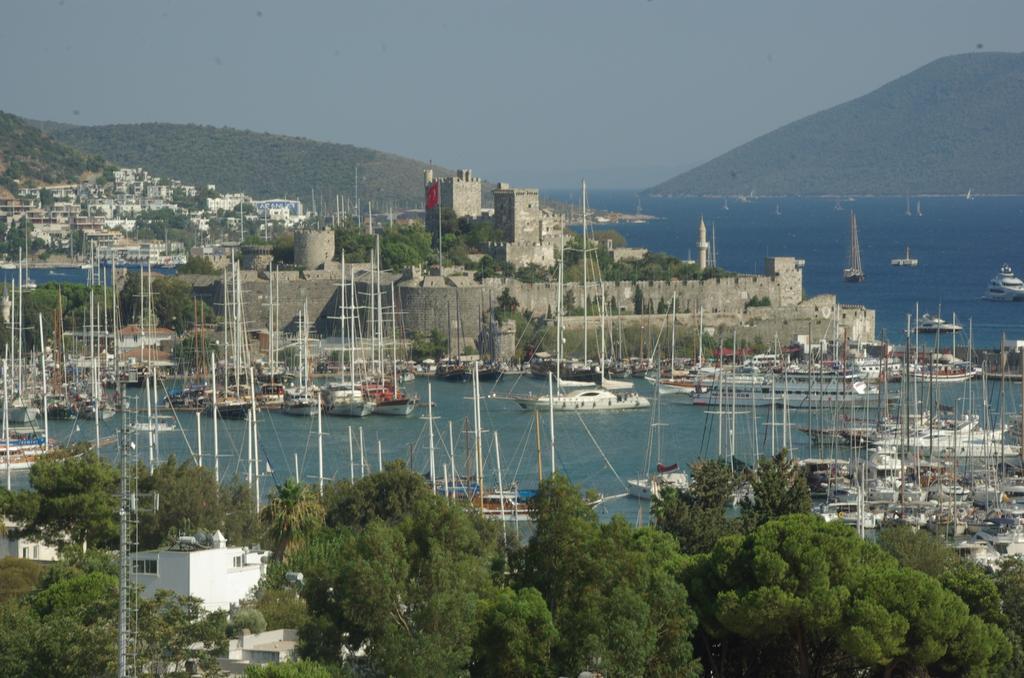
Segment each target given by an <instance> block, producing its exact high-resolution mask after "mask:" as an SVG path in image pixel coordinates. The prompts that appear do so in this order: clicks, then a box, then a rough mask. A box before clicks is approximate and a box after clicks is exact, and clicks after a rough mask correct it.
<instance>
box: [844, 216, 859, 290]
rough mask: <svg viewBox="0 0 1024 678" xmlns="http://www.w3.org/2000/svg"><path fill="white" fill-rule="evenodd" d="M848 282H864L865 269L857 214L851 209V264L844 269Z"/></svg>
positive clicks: (845, 278)
mask: <svg viewBox="0 0 1024 678" xmlns="http://www.w3.org/2000/svg"><path fill="white" fill-rule="evenodd" d="M843 280H845V281H846V282H864V269H863V268H861V265H860V242H859V241H858V240H857V215H856V213H854V211H853V210H850V265H849V266H848V267H846V268H844V269H843Z"/></svg>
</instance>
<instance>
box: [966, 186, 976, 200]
mask: <svg viewBox="0 0 1024 678" xmlns="http://www.w3.org/2000/svg"><path fill="white" fill-rule="evenodd" d="M973 190H974V189H972V188H968V189H967V195H965V196H964V197H965V198H967V199H968V200H974V196H973V195H972V191H973Z"/></svg>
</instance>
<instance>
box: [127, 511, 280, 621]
mask: <svg viewBox="0 0 1024 678" xmlns="http://www.w3.org/2000/svg"><path fill="white" fill-rule="evenodd" d="M266 556H267V552H266V551H252V550H250V549H249V548H248V547H238V546H228V544H227V540H226V539H225V538H224V535H222V534H221V533H220V531H219V530H218V531H217V532H215V533H214V534H213V536H212V537H210V538H209V541H208V543H201V542H200V540H199V539H197V538H196V537H180V538H179V539H178V541H177V543H175V544H174V545H173V546H169V547H167V548H164V549H155V550H152V551H142V552H140V553H135V554H133V555H132V572H133V573H134V574H135V576H136V578H137V580H138V582H139V585H140V586H141V587H142V593H143V595H145V596H147V597H148V596H152V595H153V594H155V593H156V592H157V591H159V590H162V589H166V590H168V591H173V592H174V593H177V594H179V595H183V596H195V597H196V598H199V599H200V600H202V601H203V607H204V608H205V609H207V610H209V611H211V612H212V611H215V610H227V609H229V608H230V607H231V606H232V605H235V604H237V603H239V602H241V601H242V600H243V599H244V598H245V597H246V596H248V595H249V594H250V593H252V590H253V589H254V588H256V586H257V585H258V584H259V582H260V579H261V578H262V577H263V574H264V572H265V571H266V563H265V562H264V561H265V559H266Z"/></svg>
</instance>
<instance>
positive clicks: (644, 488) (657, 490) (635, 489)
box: [626, 464, 690, 499]
mask: <svg viewBox="0 0 1024 678" xmlns="http://www.w3.org/2000/svg"><path fill="white" fill-rule="evenodd" d="M667 487H672V488H675V489H677V490H679V491H681V492H685V491H686V490H688V489H690V478H689V476H687V475H686V472H685V471H680V470H679V465H678V464H672V465H670V466H665V465H663V464H658V472H657V473H654V474H651V475H650V476H648V477H646V478H632V479H630V480H627V481H626V489H627V491H628V492H629V495H630V496H631V497H636V498H637V499H653V498H657V497H660V496H661V490H662V489H664V488H667Z"/></svg>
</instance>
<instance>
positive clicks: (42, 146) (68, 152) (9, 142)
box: [0, 111, 103, 193]
mask: <svg viewBox="0 0 1024 678" xmlns="http://www.w3.org/2000/svg"><path fill="white" fill-rule="evenodd" d="M102 169H103V161H102V160H101V159H100V158H98V157H95V156H92V155H87V154H85V153H82V152H81V151H79V150H76V149H74V148H71V147H70V146H67V145H65V144H63V143H60V142H59V141H55V140H54V139H52V138H51V137H49V136H47V135H46V134H44V133H43V132H41V131H40V130H39V129H37V128H36V127H33V126H32V125H31V124H29V123H28V122H27V121H25V120H22V119H21V118H19V117H17V116H15V115H11V114H9V113H4V112H3V111H0V191H3V190H6V191H8V192H10V193H14V192H15V191H17V188H18V186H19V185H21V186H28V185H33V184H58V183H63V182H72V181H77V180H78V179H79V178H81V177H82V175H83V174H85V173H88V172H98V171H100V170H102Z"/></svg>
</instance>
